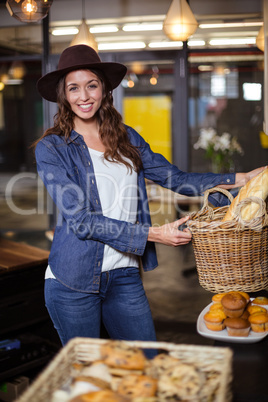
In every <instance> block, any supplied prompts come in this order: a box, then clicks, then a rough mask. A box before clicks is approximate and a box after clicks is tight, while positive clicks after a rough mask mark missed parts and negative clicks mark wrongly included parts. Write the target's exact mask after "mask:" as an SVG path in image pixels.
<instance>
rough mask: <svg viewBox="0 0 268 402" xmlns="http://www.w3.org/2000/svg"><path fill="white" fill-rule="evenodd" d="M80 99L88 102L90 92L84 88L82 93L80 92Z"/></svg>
mask: <svg viewBox="0 0 268 402" xmlns="http://www.w3.org/2000/svg"><path fill="white" fill-rule="evenodd" d="M80 97H81V99H82V100H83V101H85V100H88V99H89V98H90V95H89V93H88V91H87V89H86V88H82V89H81V91H80Z"/></svg>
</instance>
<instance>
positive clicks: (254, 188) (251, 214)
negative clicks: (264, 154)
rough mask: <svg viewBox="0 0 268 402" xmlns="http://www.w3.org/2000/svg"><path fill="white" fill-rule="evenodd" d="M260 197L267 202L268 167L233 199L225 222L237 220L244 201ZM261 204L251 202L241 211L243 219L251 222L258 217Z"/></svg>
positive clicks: (224, 219) (224, 218)
mask: <svg viewBox="0 0 268 402" xmlns="http://www.w3.org/2000/svg"><path fill="white" fill-rule="evenodd" d="M252 196H254V197H258V198H261V199H263V200H265V199H266V198H267V196H268V167H266V168H265V169H264V170H263V171H262V172H261V173H259V174H258V175H257V176H255V177H253V179H251V180H249V182H247V184H246V185H245V186H243V187H242V188H241V189H240V190H239V193H238V195H237V196H236V197H235V198H234V199H233V201H232V202H231V205H230V206H229V208H228V210H227V212H226V214H225V216H224V217H223V219H222V220H223V222H225V221H231V220H233V219H234V218H235V216H236V215H235V213H236V208H237V205H238V204H239V203H240V202H241V201H242V200H244V199H246V198H249V197H252ZM259 207H260V206H259V204H257V203H256V202H251V203H249V204H248V205H245V206H244V207H243V208H242V211H241V217H242V219H243V220H245V221H249V220H251V219H253V218H255V217H256V215H257V212H258V210H259Z"/></svg>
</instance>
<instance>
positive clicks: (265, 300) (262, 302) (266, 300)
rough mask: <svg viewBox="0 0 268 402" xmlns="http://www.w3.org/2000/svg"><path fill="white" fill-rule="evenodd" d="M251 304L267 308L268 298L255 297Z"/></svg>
mask: <svg viewBox="0 0 268 402" xmlns="http://www.w3.org/2000/svg"><path fill="white" fill-rule="evenodd" d="M252 304H258V305H262V306H268V297H265V296H258V297H255V299H254V300H252Z"/></svg>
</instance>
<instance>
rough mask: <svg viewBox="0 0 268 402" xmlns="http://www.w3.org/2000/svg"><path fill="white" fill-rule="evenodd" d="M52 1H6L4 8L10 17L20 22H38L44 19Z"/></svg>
mask: <svg viewBox="0 0 268 402" xmlns="http://www.w3.org/2000/svg"><path fill="white" fill-rule="evenodd" d="M52 3H53V0H45V1H44V0H24V1H22V0H7V1H6V8H7V9H8V12H9V14H10V15H11V17H14V18H16V19H17V20H19V21H21V22H38V21H40V20H42V19H43V18H45V17H46V16H47V14H48V12H49V9H50V7H51V5H52Z"/></svg>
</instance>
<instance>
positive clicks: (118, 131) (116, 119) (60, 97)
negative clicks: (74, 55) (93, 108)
mask: <svg viewBox="0 0 268 402" xmlns="http://www.w3.org/2000/svg"><path fill="white" fill-rule="evenodd" d="M90 71H92V72H93V73H94V74H96V76H97V77H98V78H99V79H100V81H101V83H102V103H101V106H100V108H99V110H98V112H97V114H96V117H97V119H98V124H99V135H100V138H101V141H102V143H103V145H104V146H105V149H106V150H105V152H104V158H105V159H106V160H109V161H112V162H120V163H123V164H124V165H125V166H127V168H128V169H130V170H132V168H133V167H134V170H135V171H137V172H138V171H139V170H140V169H141V167H142V161H141V158H140V153H139V151H138V149H137V148H136V147H135V146H134V145H132V144H131V142H130V140H129V138H128V133H127V131H126V128H125V125H124V124H123V121H122V116H121V114H120V113H119V112H118V111H117V110H116V109H115V107H114V105H113V96H112V92H111V90H110V84H109V82H108V81H107V80H106V78H105V76H104V75H103V73H102V72H101V71H99V70H93V69H90ZM57 104H58V112H57V114H56V115H55V116H54V126H53V127H51V128H49V129H47V130H46V131H45V132H44V134H43V135H42V137H40V138H39V139H38V140H37V141H35V142H34V144H33V147H34V148H35V147H36V145H37V144H38V142H39V141H40V140H42V138H44V137H47V136H48V135H51V134H56V135H59V136H64V137H65V139H66V140H67V139H68V138H69V137H70V134H71V131H72V130H73V128H74V116H75V114H74V113H73V111H72V109H71V106H70V104H69V102H68V101H67V99H66V95H65V76H64V77H62V78H61V79H60V81H59V83H58V85H57ZM125 158H128V159H129V160H130V161H131V162H132V164H133V166H132V165H131V164H130V163H129V162H128V161H127V160H126V159H125Z"/></svg>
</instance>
